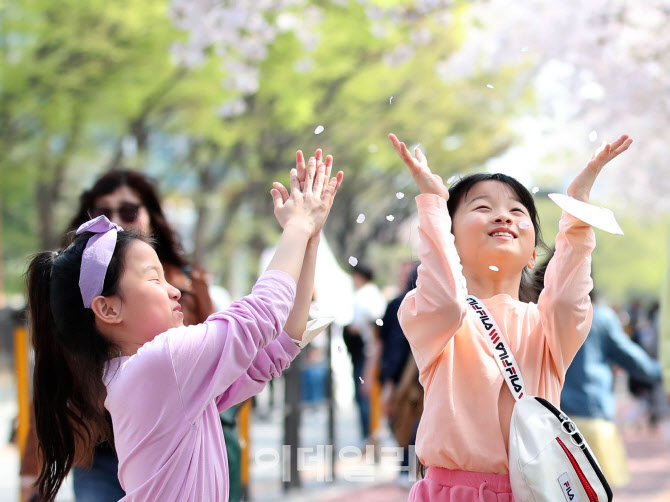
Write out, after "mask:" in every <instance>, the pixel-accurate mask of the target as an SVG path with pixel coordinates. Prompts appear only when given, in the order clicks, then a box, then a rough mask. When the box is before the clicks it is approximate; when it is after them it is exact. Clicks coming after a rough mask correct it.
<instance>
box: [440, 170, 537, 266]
mask: <svg viewBox="0 0 670 502" xmlns="http://www.w3.org/2000/svg"><path fill="white" fill-rule="evenodd" d="M452 233H453V234H454V237H455V240H456V250H457V251H458V255H459V256H460V258H461V263H462V265H463V268H464V272H466V271H467V270H468V269H469V268H472V267H476V270H479V269H481V270H495V268H497V269H498V270H496V271H495V272H498V271H503V272H508V273H520V272H521V271H522V270H523V268H524V267H525V266H527V265H529V263H530V264H531V266H532V265H534V261H535V229H534V227H533V222H532V221H531V218H530V216H529V211H528V209H527V208H526V207H525V206H524V205H523V204H522V203H521V200H520V198H519V196H518V195H517V194H516V192H515V191H514V190H513V189H512V188H511V187H510V186H509V185H508V184H507V183H503V182H501V181H497V180H485V181H481V182H479V183H477V184H475V185H474V186H472V188H470V190H469V191H468V192H467V193H466V194H465V195H462V196H461V200H460V201H459V202H458V206H457V208H456V210H455V211H454V214H453V215H452ZM489 267H495V268H494V269H490V268H489ZM495 272H492V273H495Z"/></svg>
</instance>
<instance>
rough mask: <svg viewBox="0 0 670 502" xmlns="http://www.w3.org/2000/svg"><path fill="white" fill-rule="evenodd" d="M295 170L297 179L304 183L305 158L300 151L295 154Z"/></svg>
mask: <svg viewBox="0 0 670 502" xmlns="http://www.w3.org/2000/svg"><path fill="white" fill-rule="evenodd" d="M295 168H296V170H297V171H298V179H299V180H300V181H305V156H304V155H303V154H302V151H301V150H298V151H297V152H295Z"/></svg>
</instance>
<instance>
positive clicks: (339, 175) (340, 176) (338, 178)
mask: <svg viewBox="0 0 670 502" xmlns="http://www.w3.org/2000/svg"><path fill="white" fill-rule="evenodd" d="M343 179H344V172H343V171H338V172H337V176H336V177H335V180H336V181H337V185H336V186H335V192H337V191H338V190H339V189H340V186H341V185H342V180H343Z"/></svg>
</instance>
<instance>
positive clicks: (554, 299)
mask: <svg viewBox="0 0 670 502" xmlns="http://www.w3.org/2000/svg"><path fill="white" fill-rule="evenodd" d="M631 142H632V140H631V139H629V138H628V136H625V135H624V136H621V137H620V138H619V139H618V140H617V141H615V142H614V143H612V144H606V145H604V147H602V148H601V149H600V150H599V151H598V152H596V153H595V154H594V155H593V157H592V158H591V160H590V162H589V163H588V164H587V165H586V167H585V168H584V169H583V170H582V171H581V172H580V173H579V174H578V175H577V176H576V177H575V179H574V181H573V182H572V183H571V184H570V187H569V188H568V195H570V196H571V197H574V198H575V199H578V200H581V201H582V202H588V200H589V194H590V192H591V188H592V187H593V183H594V182H595V180H596V178H597V176H598V174H599V173H600V171H601V170H602V169H603V167H604V166H605V164H607V163H608V162H609V161H610V160H612V159H614V158H615V157H616V156H618V155H619V154H620V153H622V152H624V151H626V150H627V149H628V147H629V146H630V144H631ZM595 244H596V242H595V234H594V231H593V228H591V226H590V225H589V224H587V223H584V222H583V221H581V220H579V219H578V218H576V217H574V216H572V215H571V214H569V213H567V212H565V211H564V212H563V216H562V217H561V221H560V222H559V233H558V236H557V237H556V253H555V254H554V257H553V258H552V259H551V261H550V262H549V265H548V266H547V271H546V274H545V277H544V284H545V288H544V290H543V291H542V294H541V295H540V298H539V299H538V310H539V312H540V318H541V322H542V328H543V332H544V334H545V337H546V342H547V346H548V349H549V352H550V353H551V356H552V358H553V360H554V365H555V367H556V368H557V371H558V373H559V374H560V375H561V378H562V377H563V375H564V373H565V371H566V370H567V368H568V366H569V365H570V363H571V362H572V359H573V358H574V356H575V354H576V353H577V350H579V347H580V346H581V345H582V343H583V342H584V340H585V339H586V336H587V335H588V332H589V329H590V326H591V320H592V314H593V308H592V306H591V299H590V297H589V293H590V292H591V289H593V281H592V280H591V253H592V251H593V249H594V248H595Z"/></svg>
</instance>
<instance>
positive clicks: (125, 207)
mask: <svg viewBox="0 0 670 502" xmlns="http://www.w3.org/2000/svg"><path fill="white" fill-rule="evenodd" d="M140 207H142V206H141V204H133V203H132V202H123V203H121V205H120V206H119V208H118V209H112V208H109V207H98V208H96V209H95V210H94V211H93V218H97V217H98V216H100V215H104V216H106V217H107V219H108V220H110V221H112V220H113V219H114V214H115V213H116V214H118V215H119V219H120V220H121V221H122V222H123V223H135V221H136V220H137V217H138V216H139V214H140Z"/></svg>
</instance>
